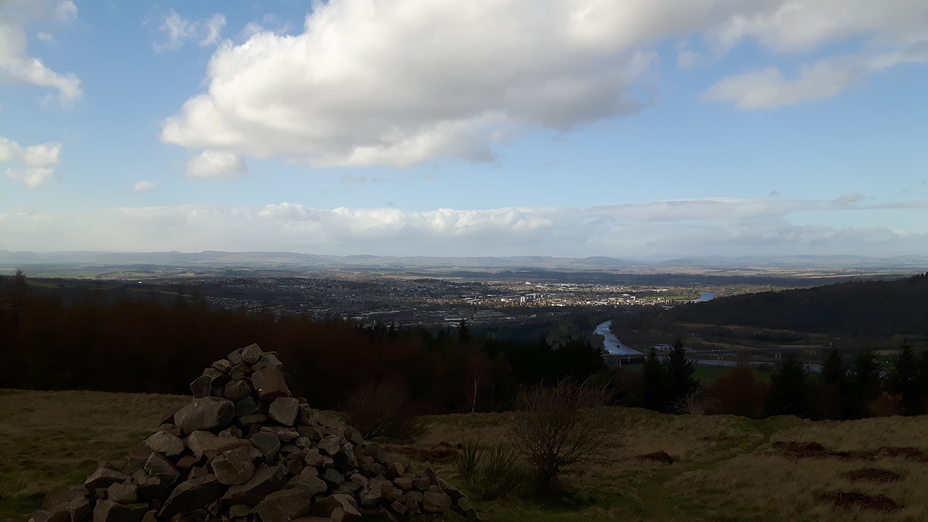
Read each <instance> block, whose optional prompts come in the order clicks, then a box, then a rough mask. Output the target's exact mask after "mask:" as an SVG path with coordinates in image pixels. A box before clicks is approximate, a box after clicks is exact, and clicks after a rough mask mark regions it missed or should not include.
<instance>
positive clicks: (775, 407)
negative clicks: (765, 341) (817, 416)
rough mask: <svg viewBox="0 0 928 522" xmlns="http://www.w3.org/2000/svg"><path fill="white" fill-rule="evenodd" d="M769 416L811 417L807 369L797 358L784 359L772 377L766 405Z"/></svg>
mask: <svg viewBox="0 0 928 522" xmlns="http://www.w3.org/2000/svg"><path fill="white" fill-rule="evenodd" d="M764 409H765V411H766V413H767V415H796V416H799V417H808V416H809V392H808V388H807V387H806V369H805V367H804V366H803V364H802V362H801V361H800V360H799V359H796V358H795V357H784V358H783V359H782V362H781V363H780V368H779V369H778V370H777V371H776V372H775V373H774V374H773V375H771V376H770V391H769V392H768V393H767V403H766V404H765V405H764Z"/></svg>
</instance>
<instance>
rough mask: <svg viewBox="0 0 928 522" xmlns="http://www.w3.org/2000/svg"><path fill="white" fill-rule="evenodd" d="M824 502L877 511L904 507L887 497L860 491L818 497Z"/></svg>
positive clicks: (834, 492)
mask: <svg viewBox="0 0 928 522" xmlns="http://www.w3.org/2000/svg"><path fill="white" fill-rule="evenodd" d="M818 499H819V500H820V501H822V502H828V503H830V504H832V505H833V506H835V507H840V508H845V509H849V508H859V509H872V510H875V511H887V512H888V511H896V510H898V509H901V508H902V506H901V505H899V504H897V503H896V501H895V500H893V499H891V498H889V497H887V496H886V495H868V494H866V493H861V492H859V491H830V492H828V493H823V494H821V495H819V496H818Z"/></svg>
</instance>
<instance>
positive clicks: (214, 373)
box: [203, 366, 229, 387]
mask: <svg viewBox="0 0 928 522" xmlns="http://www.w3.org/2000/svg"><path fill="white" fill-rule="evenodd" d="M203 375H205V376H206V377H209V378H210V381H211V382H212V385H213V386H214V387H215V386H222V385H223V384H225V383H226V382H227V381H228V380H229V376H228V375H226V374H225V373H223V372H221V371H219V370H217V369H216V368H213V367H212V366H210V367H209V368H206V369H204V370H203Z"/></svg>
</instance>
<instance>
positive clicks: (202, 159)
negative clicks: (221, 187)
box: [184, 150, 248, 180]
mask: <svg viewBox="0 0 928 522" xmlns="http://www.w3.org/2000/svg"><path fill="white" fill-rule="evenodd" d="M247 173H248V165H247V164H245V160H243V159H241V158H239V157H238V156H236V155H235V154H233V153H231V152H226V151H217V150H204V151H203V152H201V153H199V154H197V155H196V156H194V157H193V158H192V159H191V160H190V161H188V162H187V171H186V172H185V173H184V174H185V175H186V176H189V177H191V178H202V179H218V180H232V179H238V178H240V177H242V176H244V175H245V174H247Z"/></svg>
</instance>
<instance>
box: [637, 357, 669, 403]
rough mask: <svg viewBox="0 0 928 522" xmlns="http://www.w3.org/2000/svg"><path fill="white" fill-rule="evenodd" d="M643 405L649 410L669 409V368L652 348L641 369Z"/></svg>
mask: <svg viewBox="0 0 928 522" xmlns="http://www.w3.org/2000/svg"><path fill="white" fill-rule="evenodd" d="M641 374H642V375H641V377H642V379H641V405H642V406H644V407H645V408H647V409H649V410H655V411H664V410H665V409H667V402H668V401H667V399H668V397H669V394H668V392H667V390H668V384H667V368H666V367H665V366H664V363H663V362H662V361H661V360H660V358H658V356H657V350H656V349H655V348H654V347H653V346H652V347H651V349H650V350H649V351H648V356H647V357H646V358H645V360H644V367H643V368H642V369H641Z"/></svg>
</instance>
